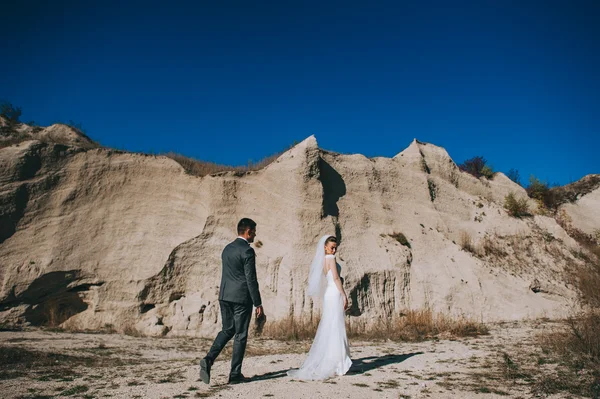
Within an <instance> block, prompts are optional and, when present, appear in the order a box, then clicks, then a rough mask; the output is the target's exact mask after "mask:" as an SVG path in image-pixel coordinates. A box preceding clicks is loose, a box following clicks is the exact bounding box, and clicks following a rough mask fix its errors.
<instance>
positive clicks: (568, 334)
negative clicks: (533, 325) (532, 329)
mask: <svg viewBox="0 0 600 399" xmlns="http://www.w3.org/2000/svg"><path fill="white" fill-rule="evenodd" d="M567 325H568V330H567V331H560V332H552V333H547V334H544V335H542V336H540V346H541V347H542V350H543V351H544V353H547V354H549V355H550V356H553V357H555V358H556V362H557V363H558V364H557V366H556V367H557V368H556V376H553V377H551V378H542V379H541V380H539V381H538V383H537V385H536V389H537V390H538V391H540V392H542V393H545V394H554V393H557V392H564V391H566V392H569V393H572V394H577V395H583V396H587V397H594V398H597V397H600V334H599V331H600V312H599V311H598V310H596V311H590V312H587V313H582V314H580V315H577V316H575V317H571V318H569V319H568V320H567Z"/></svg>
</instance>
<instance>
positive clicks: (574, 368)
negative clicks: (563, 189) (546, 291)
mask: <svg viewBox="0 0 600 399" xmlns="http://www.w3.org/2000/svg"><path fill="white" fill-rule="evenodd" d="M559 220H560V219H559ZM562 221H563V224H562V225H563V227H565V230H566V231H567V232H568V233H569V235H571V237H573V238H574V239H575V240H577V241H578V242H579V244H580V245H581V246H582V247H583V248H585V249H586V250H587V251H585V252H584V251H580V252H577V253H575V254H574V256H577V257H579V258H580V259H582V260H583V261H584V264H583V265H580V266H577V265H575V266H573V267H571V268H570V272H571V276H570V280H571V282H572V283H573V284H574V285H575V287H577V289H578V291H579V302H580V303H581V305H582V309H583V310H582V311H581V312H580V313H578V314H575V315H573V316H572V317H570V318H569V319H568V320H567V327H568V328H567V330H566V331H558V332H550V333H546V334H543V335H541V336H540V346H541V347H542V350H543V351H544V352H545V353H548V354H549V355H550V356H553V357H555V358H556V361H557V363H558V366H557V370H556V376H555V377H552V378H544V379H542V380H540V381H539V382H538V384H537V386H536V389H537V390H539V391H540V392H542V393H544V394H554V393H557V392H569V393H572V394H577V395H582V396H588V397H593V398H600V288H599V287H600V247H599V246H598V245H597V243H596V242H595V240H594V239H593V237H591V236H590V235H587V234H584V233H583V232H581V231H579V230H577V229H574V228H572V227H571V226H570V225H569V223H564V219H563V220H562Z"/></svg>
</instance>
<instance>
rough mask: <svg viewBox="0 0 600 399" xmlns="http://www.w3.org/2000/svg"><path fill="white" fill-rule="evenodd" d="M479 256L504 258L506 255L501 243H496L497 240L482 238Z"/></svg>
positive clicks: (488, 237)
mask: <svg viewBox="0 0 600 399" xmlns="http://www.w3.org/2000/svg"><path fill="white" fill-rule="evenodd" d="M481 254H482V255H483V256H497V257H505V256H507V255H508V253H507V252H506V250H505V249H504V246H503V245H502V243H500V242H498V238H497V237H496V239H495V240H494V239H492V238H491V237H490V236H487V235H486V236H485V237H483V240H481Z"/></svg>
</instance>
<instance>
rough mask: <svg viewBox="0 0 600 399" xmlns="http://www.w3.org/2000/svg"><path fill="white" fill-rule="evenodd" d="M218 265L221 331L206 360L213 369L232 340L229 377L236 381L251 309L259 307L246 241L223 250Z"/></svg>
mask: <svg viewBox="0 0 600 399" xmlns="http://www.w3.org/2000/svg"><path fill="white" fill-rule="evenodd" d="M221 261H222V264H223V270H222V274H221V287H220V290H219V305H220V307H221V319H222V321H223V329H222V330H221V332H219V334H218V335H217V338H215V342H214V343H213V345H212V347H211V348H210V350H209V351H208V354H207V355H206V359H208V360H209V362H210V364H211V365H212V363H214V361H215V359H216V358H217V356H218V355H219V353H221V351H222V350H223V348H224V347H225V345H226V344H227V342H229V340H230V339H231V338H233V337H234V336H235V339H234V341H233V353H232V354H231V372H230V374H229V376H230V377H237V376H240V375H241V373H242V361H243V360H244V353H245V352H246V342H247V340H248V326H249V325H250V319H251V318H252V305H254V306H261V305H262V302H261V299H260V292H259V290H258V281H257V279H256V254H255V253H254V249H252V247H251V246H250V244H248V242H247V241H246V240H244V239H243V238H237V239H236V240H235V241H233V242H232V243H230V244H228V245H227V246H226V247H225V249H224V250H223V253H222V254H221Z"/></svg>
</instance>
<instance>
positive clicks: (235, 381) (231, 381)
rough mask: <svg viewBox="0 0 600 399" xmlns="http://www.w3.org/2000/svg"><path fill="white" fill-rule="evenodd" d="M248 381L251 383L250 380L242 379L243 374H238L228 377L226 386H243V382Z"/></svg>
mask: <svg viewBox="0 0 600 399" xmlns="http://www.w3.org/2000/svg"><path fill="white" fill-rule="evenodd" d="M250 381H252V378H248V377H244V375H243V374H240V375H235V376H233V375H230V376H229V380H228V381H227V383H228V384H243V383H244V382H250Z"/></svg>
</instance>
